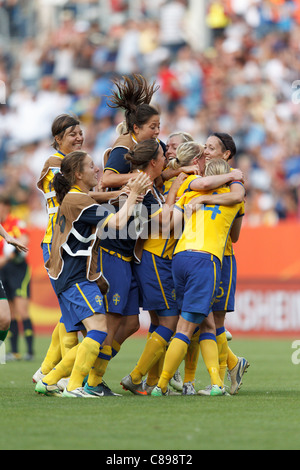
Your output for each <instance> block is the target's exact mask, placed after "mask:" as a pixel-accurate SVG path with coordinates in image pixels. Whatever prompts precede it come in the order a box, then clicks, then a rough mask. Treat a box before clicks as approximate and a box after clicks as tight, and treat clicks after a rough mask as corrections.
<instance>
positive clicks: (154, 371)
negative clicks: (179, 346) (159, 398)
mask: <svg viewBox="0 0 300 470" xmlns="http://www.w3.org/2000/svg"><path fill="white" fill-rule="evenodd" d="M166 350H167V348H165V350H164V352H163V354H162V356H161V357H160V358H159V359H158V361H157V362H156V364H154V366H152V367H151V369H149V371H148V375H147V380H146V382H147V385H149V387H153V386H154V385H157V383H158V381H159V378H160V375H161V373H162V370H163V365H164V360H165V356H166Z"/></svg>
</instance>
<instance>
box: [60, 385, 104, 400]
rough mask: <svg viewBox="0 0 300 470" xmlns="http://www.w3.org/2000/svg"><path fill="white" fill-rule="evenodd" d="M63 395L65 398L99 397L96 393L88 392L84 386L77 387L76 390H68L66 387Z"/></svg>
mask: <svg viewBox="0 0 300 470" xmlns="http://www.w3.org/2000/svg"><path fill="white" fill-rule="evenodd" d="M62 396H63V397H65V398H97V396H96V395H91V394H90V393H87V392H86V391H85V390H84V388H83V387H78V388H75V390H67V389H66V388H65V389H64V391H63V394H62Z"/></svg>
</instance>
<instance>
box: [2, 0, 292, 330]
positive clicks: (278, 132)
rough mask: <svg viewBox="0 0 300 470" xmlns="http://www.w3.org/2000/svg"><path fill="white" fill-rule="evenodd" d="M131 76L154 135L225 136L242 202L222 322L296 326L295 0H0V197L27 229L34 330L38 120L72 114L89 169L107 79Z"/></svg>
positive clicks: (97, 154) (39, 313)
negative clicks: (139, 85) (234, 273)
mask: <svg viewBox="0 0 300 470" xmlns="http://www.w3.org/2000/svg"><path fill="white" fill-rule="evenodd" d="M132 73H141V74H143V75H144V76H145V77H146V78H147V79H149V81H154V80H155V81H156V82H157V83H158V84H159V85H160V89H159V91H158V92H157V93H156V94H155V101H156V102H157V103H158V104H159V105H160V108H161V135H160V138H161V139H162V140H164V141H166V139H167V136H168V135H169V134H170V133H171V132H173V131H178V130H181V131H186V132H189V133H191V134H192V135H193V137H194V139H195V140H197V141H199V142H200V143H204V142H205V140H206V138H207V136H208V135H209V134H210V133H211V132H218V131H220V132H227V133H229V134H231V135H232V136H233V137H234V139H235V141H236V144H237V148H238V153H237V156H236V158H235V161H234V162H233V166H236V167H239V168H240V169H242V170H243V171H244V173H245V176H246V189H247V201H246V216H245V220H244V222H243V224H244V225H243V230H242V236H241V239H240V241H239V243H238V244H237V245H236V254H237V261H238V276H239V283H238V293H237V313H238V315H235V316H232V317H231V318H230V319H229V325H228V326H229V327H230V326H231V328H233V330H235V331H237V332H246V333H249V332H252V333H253V332H254V333H256V334H260V333H290V332H292V333H295V332H297V331H298V332H300V291H299V286H300V282H299V280H300V249H299V240H300V230H299V227H300V134H299V124H300V0H286V1H285V0H167V1H166V0H94V1H81V0H77V1H75V0H73V1H66V0H20V1H17V0H0V169H1V171H0V195H1V194H3V195H5V196H9V197H10V199H11V203H12V206H13V212H14V214H16V215H17V216H18V217H20V218H22V219H24V220H25V221H26V222H27V224H28V226H29V228H30V232H31V245H30V253H29V258H28V259H29V262H30V264H31V267H32V302H31V313H32V316H33V318H34V323H35V325H36V327H37V328H40V331H42V330H43V328H44V329H46V328H48V326H49V324H50V325H51V324H52V323H55V321H56V316H57V315H58V313H57V305H56V299H55V298H53V294H52V291H51V287H49V286H50V284H49V282H48V279H47V277H46V276H45V270H44V267H43V265H42V256H41V249H40V242H41V240H42V238H43V233H44V229H45V225H46V220H47V216H46V211H45V204H44V198H43V197H42V195H41V194H40V193H39V191H38V190H37V188H36V181H37V178H38V176H39V174H40V171H41V169H42V167H43V163H44V161H45V160H46V158H48V157H49V156H50V155H51V153H52V151H51V147H50V145H51V141H52V139H51V124H52V121H53V119H54V118H55V117H56V116H57V115H58V114H60V113H64V112H71V113H75V114H76V115H78V116H79V118H80V121H81V123H82V128H83V130H84V134H85V150H87V151H88V152H89V153H90V154H91V155H92V156H93V158H94V160H95V161H96V163H97V164H98V165H100V167H101V166H102V155H103V152H104V150H106V149H107V148H108V147H109V146H110V145H111V144H112V143H113V141H114V140H115V138H116V130H115V129H116V126H117V124H118V123H119V122H120V121H121V120H122V119H123V115H122V113H120V112H118V111H116V110H112V109H111V108H108V107H107V104H106V95H109V94H110V91H111V86H112V84H111V79H112V78H113V77H115V76H116V75H119V76H122V75H124V74H132ZM54 317H55V318H54Z"/></svg>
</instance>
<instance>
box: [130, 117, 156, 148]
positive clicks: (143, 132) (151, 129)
mask: <svg viewBox="0 0 300 470" xmlns="http://www.w3.org/2000/svg"><path fill="white" fill-rule="evenodd" d="M133 129H134V134H135V137H136V140H137V141H138V142H142V141H143V140H148V139H157V137H158V136H159V132H160V116H159V115H158V114H155V115H153V116H152V117H151V118H150V119H149V120H148V121H147V122H146V123H145V124H143V125H142V126H141V127H138V126H137V125H134V126H133Z"/></svg>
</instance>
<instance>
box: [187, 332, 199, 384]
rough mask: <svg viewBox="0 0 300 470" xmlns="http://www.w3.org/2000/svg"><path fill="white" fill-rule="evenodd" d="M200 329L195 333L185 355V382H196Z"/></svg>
mask: <svg viewBox="0 0 300 470" xmlns="http://www.w3.org/2000/svg"><path fill="white" fill-rule="evenodd" d="M199 336H200V330H198V331H197V332H196V333H194V334H193V336H192V338H191V342H190V344H189V347H188V350H187V354H186V356H185V367H184V380H183V383H187V382H192V383H195V376H196V370H197V365H198V359H199V354H200V344H199Z"/></svg>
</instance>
